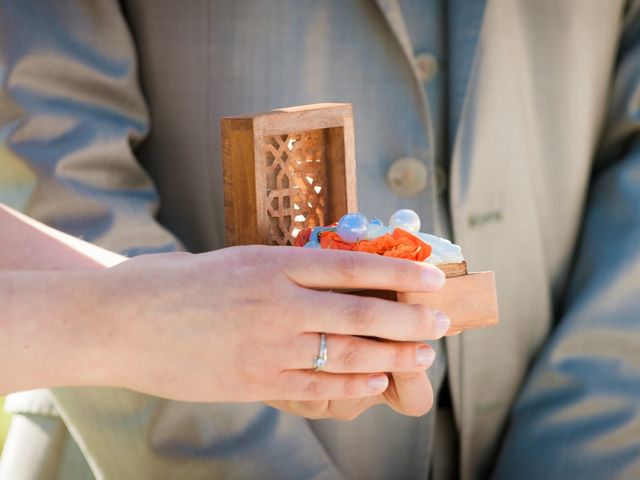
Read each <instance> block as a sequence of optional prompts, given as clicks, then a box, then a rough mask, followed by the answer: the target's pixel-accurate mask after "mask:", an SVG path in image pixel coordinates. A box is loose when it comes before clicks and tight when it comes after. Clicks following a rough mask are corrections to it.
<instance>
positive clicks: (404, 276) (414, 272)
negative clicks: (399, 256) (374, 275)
mask: <svg viewBox="0 0 640 480" xmlns="http://www.w3.org/2000/svg"><path fill="white" fill-rule="evenodd" d="M396 264H397V265H396V266H395V274H394V281H395V285H406V284H410V285H416V284H417V285H420V278H419V273H418V272H419V270H418V268H416V266H415V265H413V263H412V262H400V261H399V262H396ZM416 277H418V278H416Z"/></svg>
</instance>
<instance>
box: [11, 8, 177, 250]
mask: <svg viewBox="0 0 640 480" xmlns="http://www.w3.org/2000/svg"><path fill="white" fill-rule="evenodd" d="M0 63H1V67H0V78H1V79H2V80H1V93H0V111H1V113H0V201H3V202H5V203H7V204H9V205H10V206H13V207H14V208H16V209H18V210H21V211H23V212H25V213H27V214H29V215H30V216H32V217H33V218H35V219H37V220H40V221H42V222H44V223H46V224H48V225H50V226H52V227H55V228H57V229H59V230H62V231H64V232H66V233H70V234H72V235H75V236H79V237H82V238H83V239H85V240H87V241H90V242H92V243H96V244H98V245H100V246H102V247H105V248H107V249H109V250H112V251H116V252H118V253H122V254H128V255H133V254H137V253H148V252H157V251H167V250H175V249H176V248H177V246H178V243H177V242H176V240H175V239H174V238H173V237H172V236H171V235H170V234H169V233H168V232H167V231H166V230H164V229H163V228H161V227H160V226H159V225H158V224H157V223H156V221H155V219H154V213H155V212H156V209H157V204H158V199H157V195H156V192H155V190H154V187H153V185H152V182H151V181H150V179H149V178H148V176H147V175H146V174H145V173H144V171H143V170H142V168H141V167H140V165H139V164H138V163H137V162H136V159H135V156H134V149H135V148H136V146H137V145H138V144H139V143H140V142H141V141H142V140H144V138H145V136H146V135H147V134H148V131H149V116H148V112H147V107H146V105H145V101H144V99H143V96H142V93H141V91H140V87H139V84H138V77H137V70H136V69H137V67H136V58H135V49H134V46H133V42H132V39H131V36H130V33H129V31H128V29H127V25H126V23H125V21H124V19H123V17H122V15H121V12H120V9H119V7H118V2H115V1H105V2H90V1H72V0H62V1H56V2H42V1H37V0H23V1H11V0H0Z"/></svg>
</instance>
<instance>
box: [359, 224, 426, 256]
mask: <svg viewBox="0 0 640 480" xmlns="http://www.w3.org/2000/svg"><path fill="white" fill-rule="evenodd" d="M353 250H355V251H358V252H369V253H375V254H378V255H383V256H385V257H394V258H406V259H408V260H416V261H418V262H422V261H424V260H426V259H427V258H428V257H429V255H431V245H429V244H427V243H424V242H423V241H422V240H420V238H418V237H417V236H416V235H413V234H412V233H410V232H407V231H406V230H403V229H401V228H396V229H394V230H393V233H391V234H389V233H387V234H386V235H382V236H381V237H378V238H376V239H373V240H362V241H361V242H358V243H357V244H356V246H355V248H354V249H353Z"/></svg>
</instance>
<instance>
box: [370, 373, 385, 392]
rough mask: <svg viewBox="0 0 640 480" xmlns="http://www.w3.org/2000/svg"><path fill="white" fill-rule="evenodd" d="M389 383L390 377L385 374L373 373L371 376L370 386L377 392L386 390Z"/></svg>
mask: <svg viewBox="0 0 640 480" xmlns="http://www.w3.org/2000/svg"><path fill="white" fill-rule="evenodd" d="M388 385H389V379H388V378H387V376H386V375H384V374H380V375H373V376H371V377H369V388H370V389H371V390H374V391H376V392H378V391H381V390H385V389H386V388H387V386H388Z"/></svg>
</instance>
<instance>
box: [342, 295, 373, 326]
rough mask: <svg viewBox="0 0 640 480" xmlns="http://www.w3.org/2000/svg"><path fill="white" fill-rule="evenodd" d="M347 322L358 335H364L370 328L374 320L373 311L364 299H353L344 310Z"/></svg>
mask: <svg viewBox="0 0 640 480" xmlns="http://www.w3.org/2000/svg"><path fill="white" fill-rule="evenodd" d="M346 315H347V321H348V322H349V323H351V324H352V326H353V328H354V329H356V330H357V331H358V333H360V334H364V333H365V332H366V331H368V329H369V328H370V327H371V324H372V323H373V320H374V315H375V314H374V311H373V307H372V306H371V305H370V303H369V302H368V301H367V300H366V299H364V298H358V299H354V300H353V303H352V304H351V306H350V307H348V308H347V310H346Z"/></svg>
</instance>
